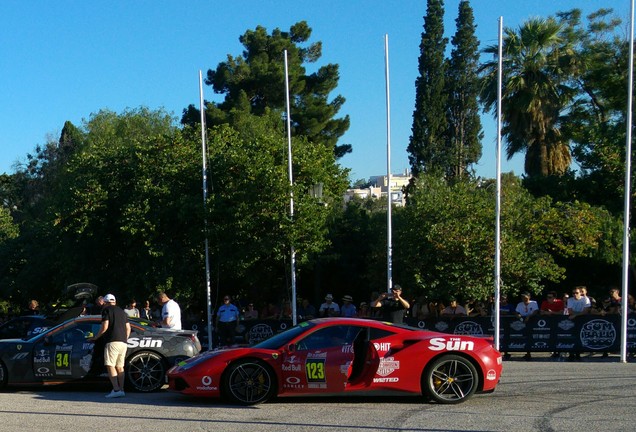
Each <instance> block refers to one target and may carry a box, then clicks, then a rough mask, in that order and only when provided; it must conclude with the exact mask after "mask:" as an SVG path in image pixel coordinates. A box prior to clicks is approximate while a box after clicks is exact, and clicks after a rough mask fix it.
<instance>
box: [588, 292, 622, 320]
mask: <svg viewBox="0 0 636 432" xmlns="http://www.w3.org/2000/svg"><path fill="white" fill-rule="evenodd" d="M591 313H592V314H594V315H601V316H605V315H608V314H613V313H616V312H615V308H614V307H613V306H612V298H611V297H609V296H607V297H604V298H603V300H602V301H600V302H597V303H596V305H595V306H593V307H592V308H591Z"/></svg>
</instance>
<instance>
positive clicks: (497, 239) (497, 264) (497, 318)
mask: <svg viewBox="0 0 636 432" xmlns="http://www.w3.org/2000/svg"><path fill="white" fill-rule="evenodd" d="M502 45H503V17H499V50H498V56H499V59H498V67H497V201H496V205H495V305H494V309H495V310H494V316H495V348H496V349H497V350H499V334H500V332H501V328H500V311H499V302H500V301H501V86H502V76H503V74H502V69H503V56H502V52H503V49H502Z"/></svg>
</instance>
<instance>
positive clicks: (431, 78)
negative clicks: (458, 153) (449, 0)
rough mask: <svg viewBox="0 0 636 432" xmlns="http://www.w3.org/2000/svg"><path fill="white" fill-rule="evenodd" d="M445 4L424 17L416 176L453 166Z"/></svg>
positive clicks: (435, 1) (437, 1) (434, 2)
mask: <svg viewBox="0 0 636 432" xmlns="http://www.w3.org/2000/svg"><path fill="white" fill-rule="evenodd" d="M447 43H448V39H446V38H444V2H443V1H442V0H428V1H427V9H426V16H425V17H424V32H423V33H422V40H421V43H420V57H419V61H418V71H419V76H418V77H417V79H416V80H415V110H414V112H413V126H412V128H411V131H412V135H411V138H410V140H409V144H408V147H407V152H408V153H409V163H410V165H411V171H412V172H413V175H414V176H418V175H419V174H420V173H422V172H435V171H439V172H444V171H445V169H446V167H448V166H449V160H448V159H449V151H448V148H447V147H446V139H447V136H446V133H447V117H446V110H447V99H448V97H447V95H446V93H445V91H444V90H445V76H446V69H447V64H446V62H445V60H444V51H445V49H446V44H447Z"/></svg>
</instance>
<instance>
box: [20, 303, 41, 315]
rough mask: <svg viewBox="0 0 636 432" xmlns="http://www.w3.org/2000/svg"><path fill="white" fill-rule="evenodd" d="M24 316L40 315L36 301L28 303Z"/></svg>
mask: <svg viewBox="0 0 636 432" xmlns="http://www.w3.org/2000/svg"><path fill="white" fill-rule="evenodd" d="M24 315H40V303H38V301H37V300H31V301H29V303H28V304H27V309H26V311H24Z"/></svg>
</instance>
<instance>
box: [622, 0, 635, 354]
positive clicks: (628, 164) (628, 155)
mask: <svg viewBox="0 0 636 432" xmlns="http://www.w3.org/2000/svg"><path fill="white" fill-rule="evenodd" d="M628 70H629V76H628V86H627V138H626V139H625V141H626V142H625V210H624V214H623V218H624V219H623V287H622V288H623V290H622V291H623V292H622V301H621V362H622V363H627V298H628V294H629V237H630V236H629V219H630V218H629V206H630V195H631V173H632V100H633V98H632V92H633V87H634V78H633V77H634V0H632V1H631V7H630V29H629V68H628Z"/></svg>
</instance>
